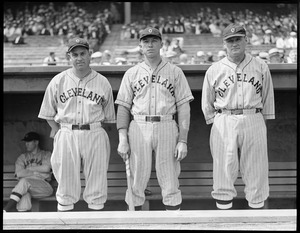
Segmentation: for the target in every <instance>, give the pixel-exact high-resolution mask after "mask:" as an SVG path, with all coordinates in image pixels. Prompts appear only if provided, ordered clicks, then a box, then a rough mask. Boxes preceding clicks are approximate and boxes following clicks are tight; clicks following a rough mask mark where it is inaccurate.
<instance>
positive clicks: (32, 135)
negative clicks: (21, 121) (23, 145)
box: [22, 132, 40, 142]
mask: <svg viewBox="0 0 300 233" xmlns="http://www.w3.org/2000/svg"><path fill="white" fill-rule="evenodd" d="M33 140H38V141H39V140H40V135H38V134H37V133H36V132H29V133H27V134H25V136H24V138H23V139H22V141H25V142H30V141H33Z"/></svg>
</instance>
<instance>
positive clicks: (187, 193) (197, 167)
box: [3, 162, 297, 212]
mask: <svg viewBox="0 0 300 233" xmlns="http://www.w3.org/2000/svg"><path fill="white" fill-rule="evenodd" d="M212 167H213V166H212V163H182V164H181V174H180V176H179V182H180V189H181V191H182V198H183V202H184V201H185V200H197V199H211V194H210V193H211V191H212V185H213V179H212ZM296 176H297V170H296V162H270V163H269V183H270V196H269V198H296V189H297V187H296V184H297V181H296V179H297V177H296ZM16 183H17V180H16V179H15V177H14V165H6V166H4V174H3V201H8V199H9V195H10V193H11V190H12V189H13V187H14V186H15V185H16ZM81 184H82V190H83V189H84V186H85V180H84V176H83V174H82V175H81ZM52 185H53V187H54V193H55V191H56V187H57V183H56V181H54V182H52ZM148 187H149V189H150V190H151V192H152V195H150V196H146V201H145V203H144V205H143V210H151V201H153V200H162V196H161V190H160V187H159V185H158V182H157V178H156V174H155V171H154V170H153V171H152V174H151V178H150V180H149V183H148ZM235 187H236V190H237V192H238V196H237V198H244V196H245V194H244V191H243V190H244V187H245V186H244V184H243V181H242V178H241V176H240V174H239V176H238V179H237V180H236V182H235ZM126 189H127V180H126V172H125V164H110V165H109V170H108V201H122V200H124V199H125V192H126ZM81 200H83V199H82V197H81ZM47 201H48V202H49V201H52V202H53V201H54V202H55V201H56V199H55V195H54V194H53V195H52V196H50V197H46V198H41V199H32V211H33V212H37V211H39V205H40V203H41V202H47ZM124 202H125V201H124Z"/></svg>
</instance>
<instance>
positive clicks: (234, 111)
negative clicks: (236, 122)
mask: <svg viewBox="0 0 300 233" xmlns="http://www.w3.org/2000/svg"><path fill="white" fill-rule="evenodd" d="M244 110H245V111H246V110H247V109H226V110H222V109H218V113H222V112H223V113H229V114H231V115H242V114H244ZM248 110H249V109H248ZM259 112H261V109H260V108H256V109H255V113H259Z"/></svg>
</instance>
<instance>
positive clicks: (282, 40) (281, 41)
mask: <svg viewBox="0 0 300 233" xmlns="http://www.w3.org/2000/svg"><path fill="white" fill-rule="evenodd" d="M288 47H289V45H288V41H287V32H286V31H282V32H279V36H278V37H277V38H276V48H278V49H285V48H288Z"/></svg>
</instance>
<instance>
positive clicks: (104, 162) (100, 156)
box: [51, 126, 110, 211]
mask: <svg viewBox="0 0 300 233" xmlns="http://www.w3.org/2000/svg"><path fill="white" fill-rule="evenodd" d="M109 157H110V143H109V138H108V135H107V133H106V131H105V130H104V129H103V128H102V127H101V126H99V127H97V128H94V129H92V130H71V129H69V128H65V127H62V128H61V129H60V130H59V131H58V132H57V134H56V135H55V138H54V147H53V153H52V157H51V165H52V169H53V174H54V176H55V178H56V180H57V182H58V187H57V192H56V199H57V202H58V210H59V211H65V210H72V209H73V208H74V204H75V203H76V202H78V201H79V199H80V195H81V179H80V169H81V165H82V167H83V174H84V177H85V189H84V191H83V199H84V200H85V202H87V203H88V207H89V208H90V209H95V210H99V209H102V208H103V207H104V203H105V202H106V200H107V170H108V163H109Z"/></svg>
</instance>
